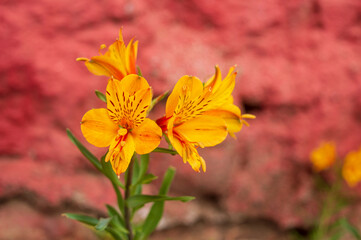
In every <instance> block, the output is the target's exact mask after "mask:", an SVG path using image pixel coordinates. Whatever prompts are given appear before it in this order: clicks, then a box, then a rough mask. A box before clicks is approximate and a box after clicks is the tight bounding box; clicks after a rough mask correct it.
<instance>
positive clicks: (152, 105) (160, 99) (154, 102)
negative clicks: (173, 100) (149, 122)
mask: <svg viewBox="0 0 361 240" xmlns="http://www.w3.org/2000/svg"><path fill="white" fill-rule="evenodd" d="M168 92H169V91H166V92H164V93H162V94H161V95H159V96H158V97H156V98H154V99H153V100H152V102H151V103H150V105H149V108H148V112H150V111H151V110H152V109H153V107H154V106H155V105H156V104H157V103H159V102H160V101H162V100H163V99H164V98H165V97H166V96H167V95H168Z"/></svg>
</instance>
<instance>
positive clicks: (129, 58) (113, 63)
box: [77, 30, 138, 80]
mask: <svg viewBox="0 0 361 240" xmlns="http://www.w3.org/2000/svg"><path fill="white" fill-rule="evenodd" d="M105 47H106V46H105V45H104V44H103V45H101V46H100V50H101V49H103V48H105ZM100 50H99V56H95V57H92V58H91V59H87V58H77V61H85V66H86V67H87V68H88V70H89V71H90V72H91V73H93V74H95V75H98V76H108V77H114V78H116V79H118V80H122V79H123V77H125V76H127V75H129V74H136V60H137V52H138V41H135V42H133V39H132V40H130V42H129V44H128V46H126V45H125V43H124V40H123V36H122V30H120V31H119V39H117V40H116V41H115V42H114V43H113V44H112V45H110V46H109V48H108V51H107V52H106V53H105V54H101V53H100Z"/></svg>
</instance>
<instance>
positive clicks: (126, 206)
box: [124, 154, 135, 240]
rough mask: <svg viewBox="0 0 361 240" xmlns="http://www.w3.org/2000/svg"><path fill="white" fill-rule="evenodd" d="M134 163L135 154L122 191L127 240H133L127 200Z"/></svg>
mask: <svg viewBox="0 0 361 240" xmlns="http://www.w3.org/2000/svg"><path fill="white" fill-rule="evenodd" d="M134 161H135V154H134V155H133V157H132V160H131V161H130V163H129V167H128V174H127V179H126V183H125V190H124V200H125V204H124V220H125V227H126V228H127V230H128V232H129V233H128V237H129V240H133V231H132V224H131V222H130V215H131V211H130V208H129V207H128V204H127V199H128V198H129V197H130V186H131V184H132V177H133V165H134Z"/></svg>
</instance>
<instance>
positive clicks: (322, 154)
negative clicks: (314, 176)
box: [310, 142, 336, 172]
mask: <svg viewBox="0 0 361 240" xmlns="http://www.w3.org/2000/svg"><path fill="white" fill-rule="evenodd" d="M310 159H311V162H312V164H313V168H314V169H315V171H317V172H320V171H322V170H325V169H328V168H330V167H331V166H332V165H333V163H334V162H335V159H336V147H335V144H334V143H333V142H324V143H322V144H321V145H320V146H319V147H318V148H316V149H314V150H313V151H312V152H311V154H310Z"/></svg>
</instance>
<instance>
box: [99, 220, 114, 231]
mask: <svg viewBox="0 0 361 240" xmlns="http://www.w3.org/2000/svg"><path fill="white" fill-rule="evenodd" d="M111 220H112V218H111V217H109V218H100V219H99V221H98V224H97V225H95V229H96V230H98V231H104V230H105V228H107V226H108V224H109V223H110V221H111Z"/></svg>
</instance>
